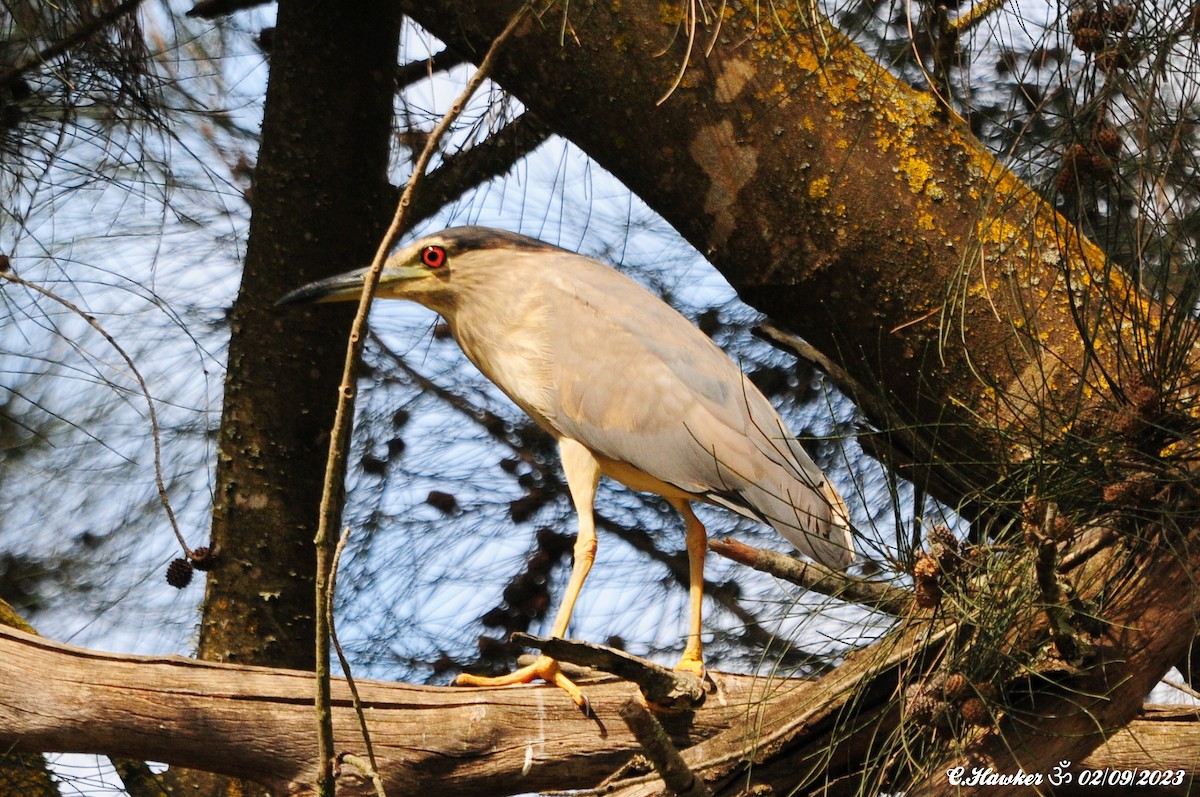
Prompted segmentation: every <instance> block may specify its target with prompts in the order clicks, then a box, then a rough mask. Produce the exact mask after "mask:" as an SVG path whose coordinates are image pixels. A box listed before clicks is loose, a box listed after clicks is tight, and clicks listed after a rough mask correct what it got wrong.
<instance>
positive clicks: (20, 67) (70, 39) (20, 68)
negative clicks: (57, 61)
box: [0, 0, 142, 86]
mask: <svg viewBox="0 0 1200 797" xmlns="http://www.w3.org/2000/svg"><path fill="white" fill-rule="evenodd" d="M141 4H142V0H125V2H124V3H121V4H120V5H119V6H115V7H113V8H110V9H109V10H108V11H105V12H104V13H102V14H97V15H96V16H94V17H91V18H89V19H88V20H86V21H85V22H84V24H81V25H80V26H79V27H78V28H76V29H75V30H73V31H71V32H70V33H69V34H67V35H66V36H64V37H63V38H61V39H59V40H58V41H56V42H51V43H50V44H48V45H46V46H45V47H43V48H42V49H41V50H39V51H38V52H36V53H33V54H32V55H28V56H26V57H25V58H22V59H21V60H20V61H18V62H17V63H15V64H13V66H11V67H9V68H8V69H6V70H5V71H4V72H3V73H2V74H0V86H7V85H9V84H10V83H12V82H13V81H14V80H16V79H17V78H19V77H21V75H23V74H25V73H26V72H28V71H29V70H31V69H33V68H34V67H36V66H38V65H39V64H44V63H46V62H47V61H49V60H50V59H52V58H57V57H58V56H60V55H62V54H63V53H65V52H66V51H67V50H70V49H71V48H72V47H74V46H76V45H78V44H82V43H83V42H85V41H87V40H88V39H90V38H91V37H92V36H95V35H96V34H97V33H99V32H100V31H101V30H102V29H103V28H104V27H106V26H107V25H109V24H111V23H113V22H116V21H117V20H118V19H120V18H121V17H123V16H125V15H126V14H130V13H132V12H134V11H136V10H137V7H138V6H140V5H141Z"/></svg>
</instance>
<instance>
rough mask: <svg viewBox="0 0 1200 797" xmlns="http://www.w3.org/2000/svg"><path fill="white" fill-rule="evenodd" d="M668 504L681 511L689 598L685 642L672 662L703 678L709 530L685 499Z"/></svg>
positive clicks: (679, 667) (676, 666) (678, 499)
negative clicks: (680, 654) (702, 626)
mask: <svg viewBox="0 0 1200 797" xmlns="http://www.w3.org/2000/svg"><path fill="white" fill-rule="evenodd" d="M671 506H673V507H675V509H676V510H677V511H678V512H679V514H681V515H683V525H684V529H685V530H686V534H687V551H688V596H689V598H690V599H691V616H690V617H689V619H688V637H687V645H685V646H684V648H683V658H681V659H680V660H679V663H678V664H676V665H675V669H677V670H685V671H687V672H690V673H693V674H695V675H696V676H698V677H700V678H703V677H704V656H703V653H702V651H701V646H700V620H701V613H702V611H703V608H704V554H705V553H706V552H707V548H708V533H707V532H706V531H705V530H704V524H703V523H701V522H700V519H699V518H698V517H696V513H695V512H693V511H692V507H691V505H690V504H689V503H688V502H687V501H686V500H684V499H682V498H676V499H672V500H671Z"/></svg>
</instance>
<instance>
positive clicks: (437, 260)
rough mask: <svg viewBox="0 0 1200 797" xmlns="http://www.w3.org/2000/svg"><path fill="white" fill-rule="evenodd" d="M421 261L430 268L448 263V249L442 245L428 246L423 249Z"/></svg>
mask: <svg viewBox="0 0 1200 797" xmlns="http://www.w3.org/2000/svg"><path fill="white" fill-rule="evenodd" d="M421 262H422V263H424V264H425V265H426V266H428V267H429V268H441V267H442V266H444V265H446V250H445V249H443V248H442V247H440V246H427V247H425V248H424V249H422V250H421Z"/></svg>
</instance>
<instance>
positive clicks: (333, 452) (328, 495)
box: [314, 7, 528, 797]
mask: <svg viewBox="0 0 1200 797" xmlns="http://www.w3.org/2000/svg"><path fill="white" fill-rule="evenodd" d="M527 11H528V8H527V7H522V8H521V9H520V10H519V11H518V12H517V13H516V14H514V15H513V18H512V20H511V21H510V22H509V23H508V26H507V27H505V29H504V30H503V31H502V32H501V33H500V35H499V36H497V37H496V39H495V41H493V42H492V46H491V47H490V48H489V49H488V52H487V55H486V56H484V59H483V61H482V62H481V63H480V64H479V68H478V69H477V70H475V74H474V75H472V76H471V80H470V81H469V82H468V83H467V87H466V88H465V89H464V90H463V92H462V94H460V95H459V96H458V98H457V99H455V101H454V104H453V105H451V107H450V110H449V111H447V112H446V114H445V116H443V117H442V119H441V121H440V122H438V124H437V126H436V127H435V128H434V129H433V131H432V132H431V133H430V135H429V140H428V141H427V142H426V143H425V148H424V149H423V150H422V151H421V154H420V156H419V157H418V158H417V160H416V163H414V164H413V172H412V176H411V177H409V180H408V184H407V185H406V186H405V188H404V193H403V194H402V195H401V197H400V201H399V203H397V205H396V212H395V214H394V215H393V217H392V222H391V224H390V225H389V227H388V229H387V232H386V233H384V236H383V240H381V241H380V242H379V248H378V249H377V250H376V252H375V257H374V259H373V260H372V262H371V268H370V269H369V270H368V272H367V275H366V278H365V280H364V281H363V291H362V296H361V298H360V299H359V302H358V309H357V311H356V312H355V315H354V322H353V324H352V325H351V327H350V336H349V341H348V342H347V345H346V362H345V365H344V366H343V369H342V382H341V385H340V386H339V388H338V403H337V410H336V412H335V415H334V421H333V428H332V429H331V431H330V440H329V457H328V459H327V460H326V465H325V484H324V488H323V490H322V493H321V514H320V518H319V519H318V523H317V534H316V539H315V540H314V543H315V545H316V549H317V583H316V614H317V616H316V625H317V629H316V666H317V679H316V680H317V685H316V713H317V726H318V736H317V740H318V744H317V750H318V761H317V766H318V770H317V771H318V776H317V784H316V785H317V795H318V797H333V795H334V791H335V784H334V772H333V765H334V761H333V756H334V750H333V746H334V740H333V717H332V713H331V711H330V673H329V660H330V659H329V654H330V637H329V626H328V622H327V620H328V616H327V614H326V612H325V611H324V609H325V607H326V606H327V605H328V604H329V602H330V591H329V579H330V573H331V570H330V565H331V560H332V558H333V553H334V545H335V543H334V542H333V539H332V536H331V534H330V528H331V527H332V526H333V525H334V524H335V523H337V522H338V520H339V517H338V516H339V515H340V513H341V506H340V505H341V500H340V494H341V489H342V484H343V482H344V479H345V470H346V455H347V452H348V451H349V442H350V429H351V425H352V421H353V417H354V398H355V394H356V392H357V390H356V384H357V370H358V362H359V358H360V356H361V355H362V348H363V335H364V333H365V330H366V326H367V315H368V313H369V312H370V309H371V302H372V300H373V299H374V296H375V288H376V286H377V285H378V284H379V274H380V272H381V271H382V270H383V264H384V262H385V260H386V258H387V253H388V251H389V250H390V249H391V248H392V245H393V243H394V242H395V239H396V238H397V237H398V236H399V234H400V230H401V229H403V224H404V218H405V215H406V212H407V210H408V207H409V205H410V204H412V197H413V193H414V191H415V190H416V185H417V183H418V182H419V181H420V179H421V176H422V175H423V174H424V173H425V170H426V169H427V168H428V166H429V162H430V160H432V158H433V156H434V154H435V153H436V152H437V147H438V142H439V141H440V140H441V139H442V137H443V136H444V135H445V134H446V131H448V130H449V129H450V127H451V125H453V124H454V122H455V121H456V120H457V119H458V117H459V116H461V115H462V113H463V110H464V109H465V108H466V105H467V102H468V101H469V100H470V99H471V97H472V96H473V95H474V94H475V92H476V91H477V90H478V89H479V86H480V85H482V83H483V81H484V79H485V78H486V77H487V75H488V73H489V72H490V71H491V68H492V64H493V62H494V61H495V57H496V53H497V52H498V51H499V49H500V47H501V46H502V45H503V43H504V42H505V41H506V40H507V39H508V37H509V36H510V35H511V34H512V33H513V31H515V30H516V28H517V25H519V24H520V23H521V21H522V20H524V18H525V14H526V12H527Z"/></svg>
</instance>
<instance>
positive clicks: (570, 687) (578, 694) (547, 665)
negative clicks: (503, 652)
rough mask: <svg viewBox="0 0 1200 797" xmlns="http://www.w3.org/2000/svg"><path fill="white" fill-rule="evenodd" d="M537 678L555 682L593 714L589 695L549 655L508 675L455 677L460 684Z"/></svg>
mask: <svg viewBox="0 0 1200 797" xmlns="http://www.w3.org/2000/svg"><path fill="white" fill-rule="evenodd" d="M536 680H542V681H545V682H546V683H548V684H554V685H555V686H557V687H558V688H559V689H561V690H563V691H564V692H566V693H567V695H568V696H569V697H570V698H571V701H572V702H573V703H574V704H575V705H577V706H579V709H580V710H581V711H583V713H584V714H585V715H586V716H589V717H590V716H593V714H592V706H591V703H589V702H588V699H587V696H586V695H584V694H583V691H582V690H581V689H580V688H579V687H578V686H576V685H575V682H574V681H572V680H571V679H570V678H568V677H567V676H565V675H563V672H562V668H561V667H559V666H558V662H557V661H555V660H554V659H552V658H550V657H549V656H538V657H537V659H535V660H534V662H533V663H532V664H528V665H526V666H524V667H521V668H519V669H517V670H514V671H512V672H510V673H509V674H508V675H496V676H492V677H485V676H481V675H471V674H469V673H463V674H462V675H460V676H458V678H456V679H455V681H454V683H455V684H457V685H458V686H512V685H514V684H528V683H532V682H533V681H536Z"/></svg>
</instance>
